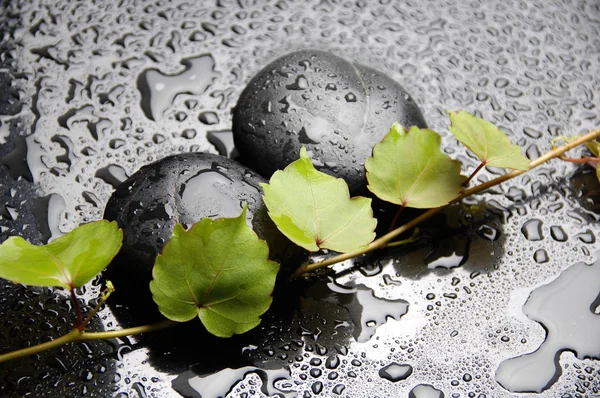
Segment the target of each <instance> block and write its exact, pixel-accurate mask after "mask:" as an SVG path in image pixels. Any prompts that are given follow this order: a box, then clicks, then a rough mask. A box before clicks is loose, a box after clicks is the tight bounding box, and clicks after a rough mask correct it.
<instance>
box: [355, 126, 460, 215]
mask: <svg viewBox="0 0 600 398" xmlns="http://www.w3.org/2000/svg"><path fill="white" fill-rule="evenodd" d="M440 143H441V137H440V136H439V135H438V134H437V133H435V132H434V131H431V130H427V129H420V128H418V127H411V128H410V130H409V131H406V130H405V129H404V128H403V127H402V126H401V125H400V124H398V123H394V124H393V125H392V128H391V129H390V132H389V133H388V134H387V135H386V136H385V137H384V138H383V140H382V141H381V142H380V143H378V144H377V145H375V148H373V156H371V157H369V158H367V161H366V162H365V167H366V169H367V180H368V181H369V186H368V188H369V190H370V191H371V192H373V193H374V194H375V195H377V196H378V197H379V198H380V199H383V200H385V201H387V202H392V203H396V204H399V205H402V206H406V207H416V208H420V209H427V208H433V207H439V206H443V205H445V204H447V203H448V202H450V201H451V200H452V199H454V198H456V197H457V196H458V194H459V192H460V191H461V190H462V183H463V182H464V181H465V177H464V176H462V175H461V174H460V162H459V161H457V160H452V159H451V158H450V157H449V156H448V155H446V154H445V153H443V152H442V151H441V150H440Z"/></svg>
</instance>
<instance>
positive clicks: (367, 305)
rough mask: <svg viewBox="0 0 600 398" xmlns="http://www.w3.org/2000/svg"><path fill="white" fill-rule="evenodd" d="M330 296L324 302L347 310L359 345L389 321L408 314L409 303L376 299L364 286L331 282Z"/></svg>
mask: <svg viewBox="0 0 600 398" xmlns="http://www.w3.org/2000/svg"><path fill="white" fill-rule="evenodd" d="M327 287H328V288H329V289H330V294H329V295H327V296H325V297H324V298H323V301H325V302H329V303H333V304H339V305H341V306H343V307H344V308H346V309H347V310H348V312H349V314H350V318H351V319H352V322H353V323H354V331H353V336H354V338H355V339H356V341H357V342H359V343H364V342H366V341H369V339H370V338H371V337H373V335H374V334H375V330H376V329H377V328H378V327H379V326H381V325H383V324H385V323H386V322H387V320H388V319H395V320H398V319H400V318H401V317H402V316H403V315H405V314H406V313H407V312H408V302H407V301H404V300H386V299H382V298H379V297H376V296H375V294H374V292H373V290H371V289H369V288H367V287H366V286H363V285H357V286H353V287H346V286H342V285H339V284H337V283H335V282H334V281H330V282H329V283H328V284H327Z"/></svg>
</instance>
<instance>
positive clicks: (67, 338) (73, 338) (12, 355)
mask: <svg viewBox="0 0 600 398" xmlns="http://www.w3.org/2000/svg"><path fill="white" fill-rule="evenodd" d="M176 324H177V322H173V321H170V320H168V319H165V320H164V321H160V322H157V323H153V324H150V325H144V326H138V327H134V328H128V329H120V330H111V331H107V332H85V331H82V330H79V329H78V328H77V327H74V328H73V330H71V331H70V332H69V333H67V334H65V335H64V336H61V337H58V338H56V339H54V340H51V341H48V342H45V343H42V344H38V345H34V346H32V347H27V348H23V349H21V350H16V351H12V352H8V353H6V354H2V355H0V363H2V362H6V361H10V360H12V359H16V358H20V357H25V356H28V355H33V354H39V353H40V352H44V351H48V350H51V349H53V348H57V347H61V346H63V345H65V344H68V343H74V342H77V341H87V340H99V339H113V338H117V337H123V336H133V335H136V334H141V333H147V332H152V331H155V330H159V329H164V328H168V327H171V326H174V325H176Z"/></svg>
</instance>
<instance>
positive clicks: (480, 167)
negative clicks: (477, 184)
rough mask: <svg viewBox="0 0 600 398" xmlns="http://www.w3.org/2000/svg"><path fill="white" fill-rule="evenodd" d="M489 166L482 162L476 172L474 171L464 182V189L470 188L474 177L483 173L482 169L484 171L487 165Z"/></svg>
mask: <svg viewBox="0 0 600 398" xmlns="http://www.w3.org/2000/svg"><path fill="white" fill-rule="evenodd" d="M486 164H487V162H486V161H485V160H484V161H483V162H481V163H480V164H479V166H477V168H476V169H475V171H473V172H472V173H471V175H470V176H469V178H467V179H466V180H465V182H463V184H462V185H463V187H468V186H469V183H470V182H471V180H472V179H473V177H475V176H476V175H477V173H479V172H480V171H481V169H483V168H484V167H485V165H486Z"/></svg>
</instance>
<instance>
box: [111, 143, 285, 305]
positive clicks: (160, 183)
mask: <svg viewBox="0 0 600 398" xmlns="http://www.w3.org/2000/svg"><path fill="white" fill-rule="evenodd" d="M261 182H266V180H264V179H263V178H262V177H260V176H259V175H257V174H256V173H255V172H253V171H251V170H249V169H247V168H246V167H244V166H242V165H240V164H239V163H237V162H235V161H233V160H231V159H227V158H225V157H222V156H218V155H212V154H207V153H187V154H179V155H174V156H170V157H167V158H164V159H162V160H160V161H158V162H155V163H152V164H149V165H147V166H144V167H142V168H141V169H140V170H139V171H138V172H136V173H135V174H134V175H132V176H131V177H129V178H128V179H127V180H125V181H124V182H123V183H122V184H121V185H120V186H119V187H118V188H117V190H116V191H115V192H114V193H113V195H112V196H111V198H110V199H109V201H108V204H107V205H106V209H105V212H104V218H106V219H107V220H111V221H113V220H114V221H117V223H118V224H119V226H120V227H121V228H122V229H123V235H124V238H123V247H122V249H121V252H120V253H119V255H118V257H117V258H116V259H115V260H114V261H113V263H111V264H110V265H109V267H108V268H107V271H106V273H105V275H104V277H105V278H106V279H110V280H112V281H113V282H114V284H115V287H116V289H117V293H118V292H123V291H131V292H132V293H134V294H132V295H130V294H128V296H135V297H134V298H135V301H136V302H139V303H141V304H143V305H146V304H148V303H151V301H150V300H151V298H150V290H149V287H148V284H149V283H150V280H151V278H152V267H153V266H154V260H155V258H156V255H157V254H158V253H160V252H161V251H162V248H163V246H164V245H165V243H166V242H167V241H168V240H169V239H170V237H171V235H172V232H173V228H174V226H175V224H176V223H180V224H182V225H183V226H184V227H186V228H188V227H190V226H191V225H192V224H194V223H195V222H197V221H199V220H201V219H202V218H205V217H210V218H213V219H214V218H219V217H237V216H239V215H240V213H241V211H242V208H243V205H244V203H247V204H248V211H247V213H246V218H247V222H248V225H250V226H251V227H252V228H253V230H254V231H255V232H256V233H257V234H258V236H259V237H260V238H261V239H264V240H266V241H267V243H268V244H269V248H270V253H271V256H270V257H271V258H274V259H276V260H278V259H279V257H281V256H280V255H282V253H283V252H284V251H285V250H286V249H287V248H288V247H289V244H287V242H289V241H286V238H285V237H284V236H283V235H282V234H281V233H280V232H279V231H278V230H277V228H276V227H275V225H274V223H273V222H272V221H271V219H270V218H269V216H268V214H267V210H266V207H265V205H264V203H263V201H262V189H261V187H260V185H259V183H261ZM125 301H127V300H125ZM133 305H134V306H136V305H137V303H135V304H133ZM150 307H152V306H150ZM154 307H155V306H154ZM152 310H153V309H151V310H150V312H154V311H152Z"/></svg>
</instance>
